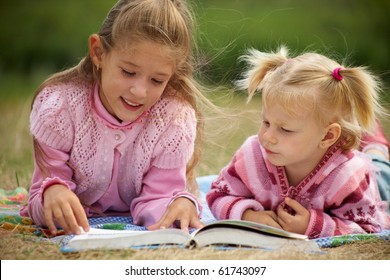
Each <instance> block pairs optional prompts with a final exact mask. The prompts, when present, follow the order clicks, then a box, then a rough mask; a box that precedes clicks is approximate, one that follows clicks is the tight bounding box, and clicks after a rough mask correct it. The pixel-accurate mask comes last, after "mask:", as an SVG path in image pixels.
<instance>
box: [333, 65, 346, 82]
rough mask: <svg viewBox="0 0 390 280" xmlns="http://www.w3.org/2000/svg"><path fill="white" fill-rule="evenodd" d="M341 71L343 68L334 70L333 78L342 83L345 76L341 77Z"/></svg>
mask: <svg viewBox="0 0 390 280" xmlns="http://www.w3.org/2000/svg"><path fill="white" fill-rule="evenodd" d="M340 69H341V67H337V68H335V69H334V70H333V74H332V75H333V78H335V79H336V80H338V81H341V80H342V79H343V76H341V75H340V73H339V72H340Z"/></svg>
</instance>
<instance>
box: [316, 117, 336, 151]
mask: <svg viewBox="0 0 390 280" xmlns="http://www.w3.org/2000/svg"><path fill="white" fill-rule="evenodd" d="M340 135H341V126H340V125H339V124H338V123H332V124H330V125H328V126H327V127H326V128H325V136H324V138H322V140H321V141H320V148H322V149H328V148H329V147H330V146H332V145H333V144H334V143H336V142H337V140H338V139H339V138H340Z"/></svg>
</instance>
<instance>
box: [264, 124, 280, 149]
mask: <svg viewBox="0 0 390 280" xmlns="http://www.w3.org/2000/svg"><path fill="white" fill-rule="evenodd" d="M263 139H264V140H265V141H267V142H268V143H270V144H273V145H275V144H277V143H278V139H277V138H276V136H275V133H274V131H273V130H272V129H271V128H267V129H266V130H265V131H264V133H263Z"/></svg>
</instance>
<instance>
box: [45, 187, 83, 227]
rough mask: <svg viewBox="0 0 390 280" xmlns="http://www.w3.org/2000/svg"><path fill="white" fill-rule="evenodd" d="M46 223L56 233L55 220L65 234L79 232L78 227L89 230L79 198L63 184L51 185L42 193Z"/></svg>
mask: <svg viewBox="0 0 390 280" xmlns="http://www.w3.org/2000/svg"><path fill="white" fill-rule="evenodd" d="M43 199H44V202H43V204H44V211H45V219H46V225H47V227H48V228H49V230H50V232H51V233H52V234H56V232H57V229H56V226H55V222H57V224H58V225H59V226H60V227H62V228H63V229H64V231H65V233H66V234H72V233H73V234H80V233H81V231H80V227H82V228H83V230H84V231H89V224H88V219H87V216H86V215H85V211H84V208H83V207H82V205H81V203H80V200H79V198H78V197H77V196H76V194H75V193H73V192H72V191H71V190H69V189H68V188H67V187H66V186H63V185H53V186H50V187H49V188H47V189H46V190H45V192H44V193H43Z"/></svg>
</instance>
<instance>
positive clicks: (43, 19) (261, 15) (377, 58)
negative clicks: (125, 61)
mask: <svg viewBox="0 0 390 280" xmlns="http://www.w3.org/2000/svg"><path fill="white" fill-rule="evenodd" d="M115 2H116V1H115V0H100V1H96V0H81V1H80V0H67V1H58V0H55V1H53V0H34V1H31V0H14V1H1V2H0V26H1V32H0V49H1V51H0V77H1V82H2V84H3V85H4V84H7V81H5V79H6V78H7V79H9V78H10V75H15V74H16V75H22V76H23V77H24V78H26V77H29V76H31V75H33V76H37V75H40V76H44V75H45V74H47V73H50V72H53V71H57V70H60V69H63V68H66V67H69V66H72V65H74V64H75V63H77V62H78V61H79V59H80V58H81V57H83V56H84V55H85V54H86V52H87V38H88V36H89V35H90V34H91V33H93V32H96V31H97V30H98V29H99V27H100V24H101V22H102V21H103V19H104V17H105V15H106V13H107V12H108V10H109V8H110V7H111V6H112V5H113V4H114V3H115ZM189 2H190V4H191V5H192V6H193V8H194V10H195V12H196V16H197V21H198V41H199V43H198V44H199V49H200V51H201V53H202V54H203V58H204V60H206V61H207V62H208V64H207V66H206V67H202V68H201V69H202V70H203V73H202V74H203V75H204V76H205V77H206V79H207V80H208V81H210V82H213V83H229V82H230V81H231V80H232V79H234V78H235V77H236V76H237V74H238V73H239V72H240V68H241V67H240V65H239V64H238V63H237V58H238V56H239V55H241V54H243V52H244V50H245V49H246V48H248V47H256V48H259V49H261V50H271V49H272V50H274V49H275V48H276V47H277V46H279V45H280V44H286V45H287V46H288V47H289V48H291V50H294V51H297V52H301V51H304V50H308V49H309V50H318V51H320V52H324V53H326V54H330V55H332V56H335V55H337V57H338V58H339V59H340V61H342V60H343V59H345V58H347V62H349V63H352V64H353V65H368V66H370V68H372V69H373V70H374V71H375V72H376V73H377V74H379V75H381V77H382V78H383V79H384V80H388V78H389V77H390V74H389V72H388V69H389V67H388V65H389V62H390V58H389V49H390V32H389V26H390V24H389V23H390V17H389V15H390V1H389V0H370V1H368V0H367V1H365V0H359V1H357V0H326V1H325V0H316V1H312V0H302V1H292V0H274V1H264V0H192V1H191V0H190V1H189ZM11 81H12V80H11Z"/></svg>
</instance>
